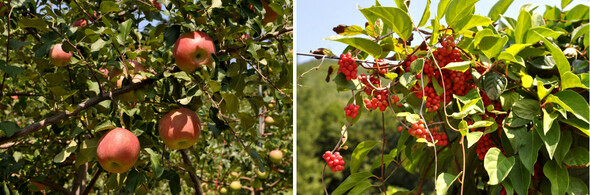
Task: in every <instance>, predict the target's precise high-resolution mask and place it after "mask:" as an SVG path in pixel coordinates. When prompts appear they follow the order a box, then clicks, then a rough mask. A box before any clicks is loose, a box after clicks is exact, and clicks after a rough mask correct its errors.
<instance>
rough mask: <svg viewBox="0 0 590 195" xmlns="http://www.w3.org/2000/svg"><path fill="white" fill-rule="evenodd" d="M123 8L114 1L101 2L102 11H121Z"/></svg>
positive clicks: (103, 12)
mask: <svg viewBox="0 0 590 195" xmlns="http://www.w3.org/2000/svg"><path fill="white" fill-rule="evenodd" d="M120 11H121V8H119V5H117V4H116V3H115V2H114V1H103V2H101V3H100V13H102V14H107V13H109V12H120Z"/></svg>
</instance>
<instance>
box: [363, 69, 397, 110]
mask: <svg viewBox="0 0 590 195" xmlns="http://www.w3.org/2000/svg"><path fill="white" fill-rule="evenodd" d="M360 80H361V82H362V83H363V84H364V85H365V87H364V91H365V93H366V94H367V95H369V96H370V97H371V99H368V98H365V99H364V102H365V106H367V108H368V109H370V110H376V109H377V108H379V110H381V112H383V111H385V109H387V106H389V102H390V100H389V90H387V89H383V90H377V89H375V88H374V87H373V86H375V87H381V80H379V78H377V77H376V76H375V75H371V76H370V78H367V76H365V74H361V76H360ZM369 82H371V83H369ZM394 97H396V96H394ZM393 100H394V103H397V101H399V98H393ZM396 100H397V101H396Z"/></svg>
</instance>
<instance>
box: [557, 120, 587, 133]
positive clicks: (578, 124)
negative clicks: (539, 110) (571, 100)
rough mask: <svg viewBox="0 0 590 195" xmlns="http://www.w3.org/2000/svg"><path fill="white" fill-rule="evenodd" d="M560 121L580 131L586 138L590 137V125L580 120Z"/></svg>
mask: <svg viewBox="0 0 590 195" xmlns="http://www.w3.org/2000/svg"><path fill="white" fill-rule="evenodd" d="M559 121H560V122H563V123H565V124H568V125H570V126H572V127H575V128H577V129H579V130H580V131H581V132H582V133H583V134H584V135H586V137H588V136H590V130H589V129H588V127H589V126H590V125H588V123H586V122H584V121H582V120H580V119H578V118H568V119H559Z"/></svg>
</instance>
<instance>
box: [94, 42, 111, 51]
mask: <svg viewBox="0 0 590 195" xmlns="http://www.w3.org/2000/svg"><path fill="white" fill-rule="evenodd" d="M108 43H110V41H104V40H102V39H98V40H96V42H94V43H92V45H91V46H90V51H91V52H95V51H99V50H100V49H102V48H104V46H105V45H106V44H108Z"/></svg>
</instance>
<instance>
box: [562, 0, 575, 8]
mask: <svg viewBox="0 0 590 195" xmlns="http://www.w3.org/2000/svg"><path fill="white" fill-rule="evenodd" d="M572 1H573V0H561V9H565V7H566V6H567V5H569V4H570V3H571V2H572Z"/></svg>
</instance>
